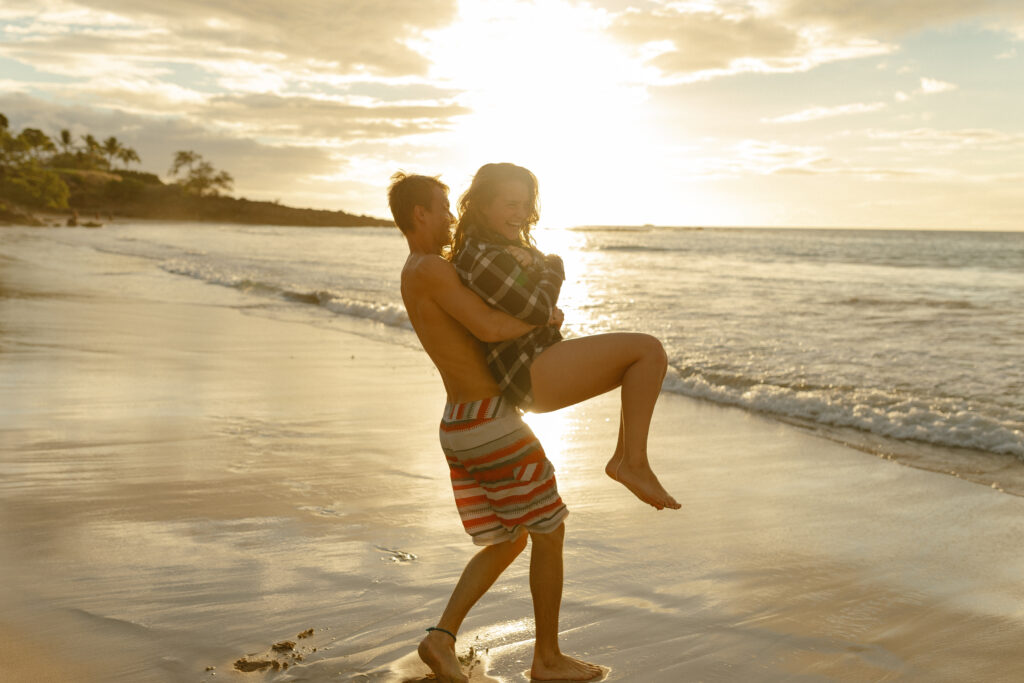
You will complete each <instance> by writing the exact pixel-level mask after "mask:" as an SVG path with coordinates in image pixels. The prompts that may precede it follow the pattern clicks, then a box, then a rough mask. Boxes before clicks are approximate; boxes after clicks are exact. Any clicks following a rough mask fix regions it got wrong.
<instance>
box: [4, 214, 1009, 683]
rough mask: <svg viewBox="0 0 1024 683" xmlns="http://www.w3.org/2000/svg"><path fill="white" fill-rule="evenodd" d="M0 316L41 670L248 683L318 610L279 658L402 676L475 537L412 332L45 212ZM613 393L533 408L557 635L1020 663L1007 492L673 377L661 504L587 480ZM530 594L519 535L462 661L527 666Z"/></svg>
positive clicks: (690, 657)
mask: <svg viewBox="0 0 1024 683" xmlns="http://www.w3.org/2000/svg"><path fill="white" fill-rule="evenodd" d="M14 259H16V260H14ZM0 316H2V319H3V320H4V325H3V327H2V328H0V349H2V350H3V353H2V354H0V394H2V395H3V401H4V405H5V406H12V407H11V408H10V409H8V411H6V412H5V413H3V414H0V438H2V443H3V446H4V448H3V449H2V450H0V472H2V474H3V478H2V479H0V482H2V485H0V515H2V516H3V519H4V520H5V523H4V525H3V526H2V527H0V567H2V573H3V575H4V576H5V577H7V578H6V580H5V583H4V585H3V586H2V587H0V598H2V600H3V604H4V605H5V612H4V616H3V617H2V618H0V627H2V628H3V630H2V631H0V633H8V632H11V631H14V632H16V633H18V634H20V636H19V637H18V638H17V639H16V640H15V642H14V643H13V644H12V646H13V647H17V648H21V647H23V646H25V647H31V648H34V649H35V651H36V652H50V653H54V656H55V657H59V661H58V662H57V664H60V663H61V662H63V663H64V664H70V665H71V666H73V667H76V668H75V669H74V677H73V678H65V679H63V680H75V681H87V682H90V683H91V681H119V680H123V681H132V683H143V682H147V681H180V680H219V679H221V678H222V677H224V676H228V677H231V679H232V680H239V681H244V680H261V677H262V676H263V674H242V673H240V672H236V671H234V670H233V668H232V666H233V662H235V661H236V660H238V659H239V658H241V657H243V656H247V655H249V654H252V653H261V652H264V651H266V650H267V649H268V648H269V647H270V645H271V644H273V643H277V642H280V641H283V640H286V639H292V640H294V639H295V638H296V634H298V633H300V632H304V631H305V630H306V629H308V628H313V629H314V635H313V637H312V638H310V639H308V640H304V641H302V643H303V648H306V649H305V650H304V651H303V652H304V659H303V660H302V661H297V662H295V664H294V665H293V666H290V667H289V669H288V670H287V671H281V672H277V673H274V674H271V676H272V677H273V680H280V681H288V680H314V681H315V680H333V679H337V677H338V676H339V675H341V676H343V677H346V680H384V681H399V680H404V679H405V678H412V677H414V676H417V675H422V673H423V670H422V666H421V665H420V664H418V662H417V661H416V659H415V654H414V652H415V646H416V643H417V642H418V640H419V634H420V633H421V632H422V629H423V628H424V627H425V625H428V624H429V623H431V622H432V621H433V620H434V619H436V616H437V613H438V612H439V611H440V609H441V607H442V606H443V604H444V601H445V600H446V599H447V596H448V592H449V591H450V589H451V586H452V585H453V584H454V582H455V580H456V579H457V577H458V575H459V572H460V571H461V569H462V566H463V564H464V562H465V561H466V559H468V557H469V556H471V554H472V553H473V552H474V550H475V548H474V547H473V546H472V544H471V542H470V541H469V539H468V537H467V536H466V535H465V533H464V532H463V531H462V529H461V526H460V524H459V521H458V514H457V512H456V510H455V507H454V504H453V503H452V499H451V491H450V486H449V484H448V481H447V471H446V468H445V465H444V461H443V456H442V455H441V454H440V449H439V447H438V446H437V442H436V430H437V421H438V419H439V417H440V412H441V408H442V406H443V403H444V395H443V388H442V387H441V383H440V381H439V379H438V377H437V374H436V371H435V370H433V368H432V366H431V365H430V362H429V360H428V359H427V358H426V356H425V354H424V353H423V352H422V350H420V349H416V348H408V347H406V346H402V345H395V344H388V343H382V342H381V341H380V339H379V338H378V337H377V336H374V335H369V334H368V335H360V334H354V333H351V332H347V331H341V330H338V329H334V328H331V327H326V326H325V327H321V326H316V325H310V324H308V323H307V322H303V321H302V320H300V319H299V318H301V316H295V319H285V318H284V317H281V316H280V315H278V314H277V312H276V309H275V307H274V305H273V304H272V303H271V304H267V303H266V302H265V301H258V300H256V299H254V298H253V297H249V296H248V295H246V294H245V293H244V292H241V291H238V290H234V289H231V288H226V287H210V286H209V285H207V284H206V283H203V282H200V281H196V280H191V279H189V278H182V277H179V276H174V275H171V274H169V273H166V272H163V271H160V270H157V269H154V268H153V267H152V263H151V262H149V261H148V260H146V259H144V258H137V257H130V256H123V255H113V254H108V253H100V252H95V251H93V250H87V249H75V248H71V247H67V246H66V245H63V246H62V245H60V244H58V243H56V242H54V241H53V240H48V239H47V238H46V233H31V234H30V238H29V239H27V240H23V241H21V242H19V243H17V244H14V245H12V249H10V250H9V252H8V258H7V259H6V260H5V263H4V268H3V269H2V270H0ZM353 327H357V326H355V325H353ZM617 409H618V406H617V395H616V394H614V393H612V394H609V395H605V396H603V397H599V398H598V399H594V400H592V401H590V402H588V403H586V404H583V405H582V406H577V407H574V408H571V409H568V410H565V411H560V412H559V413H554V414H547V415H531V416H529V420H528V421H529V422H530V424H531V425H532V426H533V428H534V430H535V431H536V432H537V434H538V436H539V437H540V438H541V441H542V442H543V443H544V444H545V449H546V450H547V451H548V452H549V455H550V457H551V458H552V460H553V462H555V466H556V469H557V471H558V477H559V489H560V492H561V494H562V497H563V499H564V500H565V501H566V503H567V505H568V506H569V508H570V511H571V513H570V516H569V519H568V521H567V529H568V532H567V541H566V587H565V596H564V599H563V608H562V614H563V619H562V624H561V626H562V632H563V646H564V648H565V650H566V651H567V652H570V653H572V654H574V655H577V656H580V657H583V658H586V659H590V660H592V661H595V662H597V663H600V664H603V665H607V666H610V667H611V669H612V672H611V674H610V675H609V677H608V680H609V681H614V680H619V681H630V680H645V678H644V676H648V678H646V680H675V679H689V678H693V679H704V680H714V679H718V680H757V681H780V682H781V681H792V680H798V679H804V680H836V681H855V680H880V679H885V678H889V679H899V680H901V681H902V680H907V681H922V682H927V683H934V682H935V681H950V682H952V681H960V680H964V678H965V677H975V678H978V679H981V680H991V681H1007V682H1009V681H1012V680H1015V678H1016V676H1015V673H1016V672H1018V671H1020V670H1024V653H1021V652H1020V648H1019V647H1017V645H1018V644H1019V642H1020V640H1021V639H1022V638H1024V608H1021V605H1022V604H1024V586H1021V584H1020V582H1019V576H1020V575H1021V573H1022V572H1024V561H1022V560H1021V558H1020V557H1019V553H1018V552H1017V545H1018V544H1017V543H1016V540H1015V539H1018V538H1020V536H1021V534H1022V533H1024V500H1022V499H1021V498H1019V497H1016V496H1007V495H1002V494H1000V493H998V492H996V491H993V490H991V489H988V488H985V487H982V486H978V485H976V484H971V483H968V482H965V481H962V480H959V479H956V478H954V477H950V476H948V475H943V476H938V475H936V474H932V473H929V472H925V471H922V470H919V469H914V468H911V467H895V466H894V463H893V462H890V461H886V460H883V459H881V458H877V457H868V456H867V455H865V454H864V453H862V452H859V451H856V450H853V449H850V448H847V447H844V446H841V445H839V444H837V443H834V442H831V441H828V440H825V439H822V438H820V437H817V436H814V435H811V434H807V433H805V432H804V431H802V430H798V429H796V428H794V427H792V426H789V425H785V424H782V423H779V422H777V421H773V420H770V419H768V418H765V417H762V416H758V415H755V414H752V413H749V412H745V411H743V410H741V409H739V408H731V407H724V406H718V405H714V404H709V403H706V402H701V401H698V400H696V399H689V398H686V397H683V396H679V395H671V394H668V395H663V396H662V398H661V400H660V401H659V405H658V409H657V412H656V414H655V418H654V424H653V429H652V434H651V454H652V459H653V462H654V464H655V467H656V469H657V471H658V472H659V476H660V477H661V478H662V481H663V482H664V484H665V486H666V488H668V489H669V490H670V491H671V492H672V493H673V494H674V495H676V497H677V498H679V499H680V500H681V501H682V502H683V503H684V508H683V510H682V511H680V512H678V513H676V512H673V513H669V512H666V511H663V512H654V511H652V510H650V509H649V508H647V507H646V506H643V505H641V504H639V503H638V502H637V501H636V500H635V499H634V498H633V497H632V496H631V495H630V494H629V493H628V492H626V491H625V490H624V489H623V488H622V487H621V486H619V485H617V484H615V483H614V482H611V481H610V480H609V479H608V478H607V477H606V476H604V474H603V464H604V461H605V460H606V459H607V453H608V452H610V450H611V448H612V446H613V445H614V440H615V429H616V425H617V421H616V420H617V417H616V416H617ZM530 614H531V612H530V599H529V590H528V562H526V560H525V558H524V559H520V560H518V561H517V562H516V563H515V564H513V566H512V567H511V568H510V569H509V570H508V571H507V572H506V574H505V575H504V576H503V577H502V578H501V580H500V581H499V583H498V584H497V585H496V586H495V588H494V589H492V591H491V592H490V593H488V595H487V596H486V597H485V599H484V600H483V601H481V603H480V604H479V605H478V606H477V608H476V609H475V610H474V611H473V612H472V613H471V614H470V617H469V619H468V620H467V622H466V624H465V626H464V628H463V630H462V631H461V632H460V639H459V642H460V645H459V648H460V649H459V652H460V654H462V653H463V652H464V648H465V647H467V646H469V645H476V646H477V647H478V648H480V649H487V648H489V652H488V653H487V656H486V663H484V664H482V665H481V666H480V667H479V668H480V670H481V673H482V674H483V673H486V676H487V677H490V678H492V679H497V680H502V681H513V680H519V678H518V676H519V675H520V672H521V671H522V670H523V669H524V668H525V665H523V664H522V661H523V659H524V658H526V657H528V655H529V651H530V646H531V641H530V639H531V637H532V636H531V633H532V620H531V617H530ZM306 643H308V645H307V644H306ZM313 647H315V648H317V649H316V651H315V652H313V651H312V648H313ZM26 662H27V665H31V663H32V662H31V661H29V660H26ZM62 665H63V664H62ZM206 667H215V668H214V669H213V671H207V670H206ZM484 670H485V671H484ZM43 673H45V672H44V671H43V670H39V671H38V674H39V675H40V676H41V675H43ZM211 673H216V674H217V677H216V678H212V677H211ZM51 680H62V679H60V678H56V679H51ZM475 680H486V678H484V677H483V676H478V677H477V678H476V679H475Z"/></svg>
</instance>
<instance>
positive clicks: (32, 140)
mask: <svg viewBox="0 0 1024 683" xmlns="http://www.w3.org/2000/svg"><path fill="white" fill-rule="evenodd" d="M18 139H19V140H20V141H22V142H23V143H24V144H25V149H26V150H27V151H28V154H29V156H30V157H32V159H34V160H35V161H42V155H43V153H44V152H53V151H55V150H56V149H57V147H56V146H55V145H54V144H53V140H51V139H50V136H48V135H47V134H46V133H44V132H43V131H41V130H39V129H38V128H26V129H25V130H23V131H21V134H20V135H19V136H18Z"/></svg>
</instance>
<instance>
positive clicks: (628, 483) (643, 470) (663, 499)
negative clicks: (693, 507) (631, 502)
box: [604, 455, 682, 510]
mask: <svg viewBox="0 0 1024 683" xmlns="http://www.w3.org/2000/svg"><path fill="white" fill-rule="evenodd" d="M604 471H605V473H606V474H607V475H608V476H609V477H611V478H612V479H614V480H615V481H617V482H619V483H620V484H622V485H623V486H625V487H626V488H627V489H629V490H630V491H631V492H632V493H633V495H634V496H636V497H637V498H639V499H640V500H642V501H643V502H645V503H647V504H648V505H652V506H654V507H656V508H657V509H659V510H662V509H664V508H670V509H672V510H678V509H679V508H681V507H682V505H680V504H679V503H677V502H676V499H675V498H673V497H672V496H670V495H669V493H668V491H666V490H665V488H664V487H663V486H662V485H661V482H660V481H658V477H656V476H655V475H654V472H653V471H652V470H651V467H650V465H647V464H646V463H645V464H644V465H642V466H639V467H637V466H634V465H630V464H629V463H627V462H626V461H625V459H623V458H621V457H619V456H617V455H615V456H612V459H611V460H609V461H608V464H607V465H605V467H604Z"/></svg>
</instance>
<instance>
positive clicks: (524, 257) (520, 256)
mask: <svg viewBox="0 0 1024 683" xmlns="http://www.w3.org/2000/svg"><path fill="white" fill-rule="evenodd" d="M505 251H507V252H508V253H509V255H510V256H512V258H514V259H515V260H516V261H518V262H519V265H521V266H522V267H523V268H529V267H530V266H532V265H533V254H532V253H531V252H530V250H529V249H524V248H523V247H505Z"/></svg>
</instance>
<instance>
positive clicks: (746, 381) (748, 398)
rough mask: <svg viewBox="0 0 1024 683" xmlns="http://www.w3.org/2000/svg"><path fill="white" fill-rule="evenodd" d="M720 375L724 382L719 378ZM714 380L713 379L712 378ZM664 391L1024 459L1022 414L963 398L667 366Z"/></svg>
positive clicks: (905, 438)
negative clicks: (782, 382)
mask: <svg viewBox="0 0 1024 683" xmlns="http://www.w3.org/2000/svg"><path fill="white" fill-rule="evenodd" d="M722 379H725V380H726V381H725V382H721V383H720V380H722ZM716 380H719V381H716ZM663 389H664V390H665V391H669V392H672V393H677V394H681V395H684V396H690V397H692V398H700V399H704V400H707V401H712V402H714V403H720V404H725V405H732V406H737V407H740V408H744V409H747V410H752V411H756V412H760V413H766V414H769V415H773V416H777V417H780V418H795V419H799V420H805V421H809V422H812V423H816V424H819V425H822V426H826V427H849V428H853V429H858V430H861V431H865V432H869V433H871V434H875V435H878V436H882V437H886V438H890V439H897V440H901V441H918V442H923V443H928V444H932V445H936V446H945V447H953V448H970V449H976V450H982V451H988V452H990V453H999V454H1004V455H1012V456H1015V457H1017V458H1018V459H1021V460H1024V431H1021V429H1020V428H1019V426H1020V424H1022V423H1024V416H1011V415H1007V416H1006V417H1005V419H1000V418H997V417H995V416H993V415H985V414H981V413H980V412H978V411H977V410H975V409H974V407H973V406H971V405H970V404H969V403H968V402H967V401H964V400H962V399H949V398H934V397H933V398H924V397H901V396H897V395H893V394H887V393H885V392H881V391H872V390H864V389H860V390H853V389H848V388H846V389H841V390H837V389H830V388H822V387H815V388H806V389H805V388H796V387H784V386H778V385H773V384H768V383H764V382H760V381H757V380H754V379H752V378H739V377H716V376H714V375H711V376H705V375H704V374H701V373H699V372H695V371H694V370H692V369H684V370H683V371H682V372H678V371H677V372H672V373H669V375H668V376H667V377H666V379H665V384H664V386H663Z"/></svg>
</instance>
